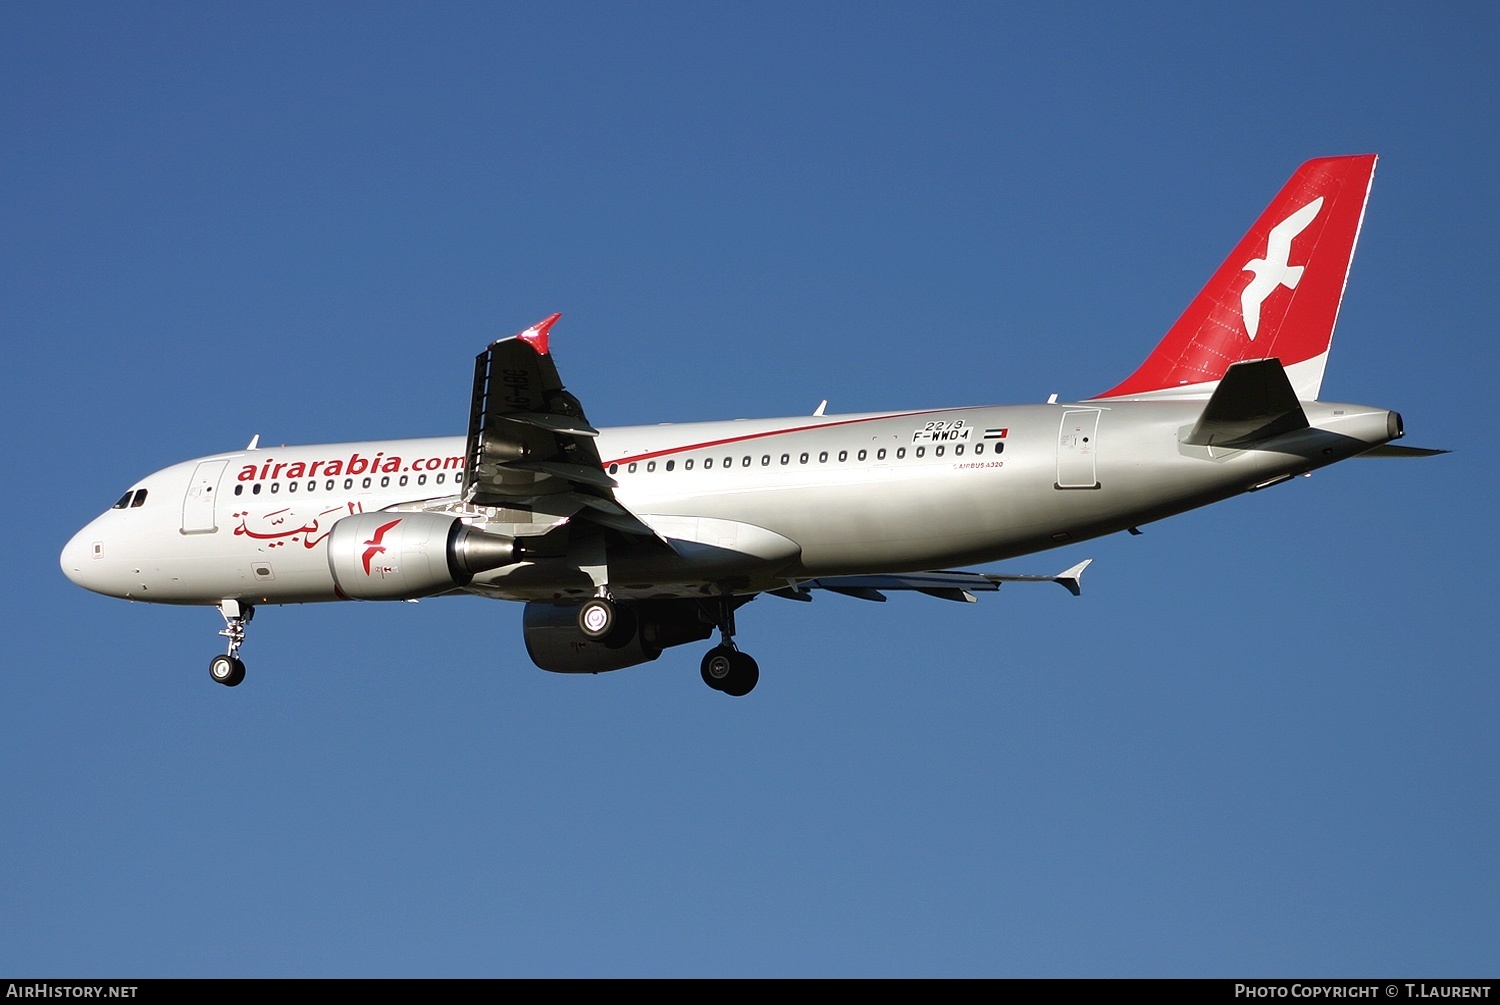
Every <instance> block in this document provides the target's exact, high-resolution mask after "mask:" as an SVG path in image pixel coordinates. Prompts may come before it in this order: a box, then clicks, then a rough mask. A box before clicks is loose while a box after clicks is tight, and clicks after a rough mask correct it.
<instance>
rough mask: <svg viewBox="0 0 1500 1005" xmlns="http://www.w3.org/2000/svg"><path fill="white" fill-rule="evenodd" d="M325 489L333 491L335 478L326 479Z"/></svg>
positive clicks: (424, 476)
mask: <svg viewBox="0 0 1500 1005" xmlns="http://www.w3.org/2000/svg"><path fill="white" fill-rule="evenodd" d="M422 477H423V478H426V477H427V476H426V475H423V476H422ZM323 491H325V492H332V491H333V479H332V478H330V479H328V481H326V482H324V483H323Z"/></svg>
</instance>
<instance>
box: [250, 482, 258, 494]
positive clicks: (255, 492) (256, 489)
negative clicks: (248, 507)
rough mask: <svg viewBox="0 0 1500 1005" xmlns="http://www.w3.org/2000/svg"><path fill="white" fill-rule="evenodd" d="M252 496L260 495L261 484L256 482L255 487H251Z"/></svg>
mask: <svg viewBox="0 0 1500 1005" xmlns="http://www.w3.org/2000/svg"><path fill="white" fill-rule="evenodd" d="M250 494H251V495H253V496H258V495H260V482H256V483H255V484H254V485H252V486H250Z"/></svg>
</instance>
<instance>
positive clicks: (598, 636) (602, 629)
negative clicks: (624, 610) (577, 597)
mask: <svg viewBox="0 0 1500 1005" xmlns="http://www.w3.org/2000/svg"><path fill="white" fill-rule="evenodd" d="M619 618H620V615H619V612H618V611H616V610H615V605H614V604H613V603H611V602H610V601H608V600H605V599H604V598H603V597H594V598H593V599H592V600H585V601H584V602H583V605H582V606H581V607H579V608H578V630H579V631H580V632H582V633H583V637H584V638H586V639H592V640H593V641H595V642H603V641H604V640H605V639H606V638H608V637H609V635H610V633H611V632H613V631H614V630H615V625H616V623H617V622H618V621H619Z"/></svg>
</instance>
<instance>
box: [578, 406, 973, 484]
mask: <svg viewBox="0 0 1500 1005" xmlns="http://www.w3.org/2000/svg"><path fill="white" fill-rule="evenodd" d="M966 411H969V409H967V408H929V409H925V410H923V411H920V412H887V413H885V414H882V415H868V416H865V417H864V418H861V419H844V420H842V421H839V422H815V423H811V424H809V425H806V426H792V427H791V428H789V429H770V430H767V431H765V432H761V433H746V434H745V435H744V436H727V437H725V438H724V439H722V440H705V441H704V442H702V443H689V444H686V445H684V446H681V447H669V448H668V449H666V450H655V451H652V452H651V453H648V454H632V455H631V456H629V457H618V458H615V459H614V460H611V461H605V462H604V467H605V468H606V469H607V468H608V467H609V466H610V465H611V464H630V463H631V462H633V461H649V460H655V459H656V458H658V457H666V456H668V455H670V454H683V453H687V452H688V451H690V450H706V449H708V448H709V447H722V446H723V445H724V444H726V443H743V442H745V441H746V440H763V439H766V438H768V437H771V436H785V435H786V434H788V433H805V432H807V431H808V430H810V429H833V428H834V427H835V426H852V425H855V424H856V423H860V422H878V421H880V420H881V419H904V418H910V417H911V416H914V415H936V414H938V413H939V412H966Z"/></svg>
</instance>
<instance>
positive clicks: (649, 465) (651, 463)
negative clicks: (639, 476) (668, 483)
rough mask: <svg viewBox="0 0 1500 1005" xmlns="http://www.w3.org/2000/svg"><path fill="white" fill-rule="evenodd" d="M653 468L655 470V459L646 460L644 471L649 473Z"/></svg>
mask: <svg viewBox="0 0 1500 1005" xmlns="http://www.w3.org/2000/svg"><path fill="white" fill-rule="evenodd" d="M655 470H656V462H655V461H647V462H646V472H647V473H648V474H649V473H650V472H652V471H655Z"/></svg>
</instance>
